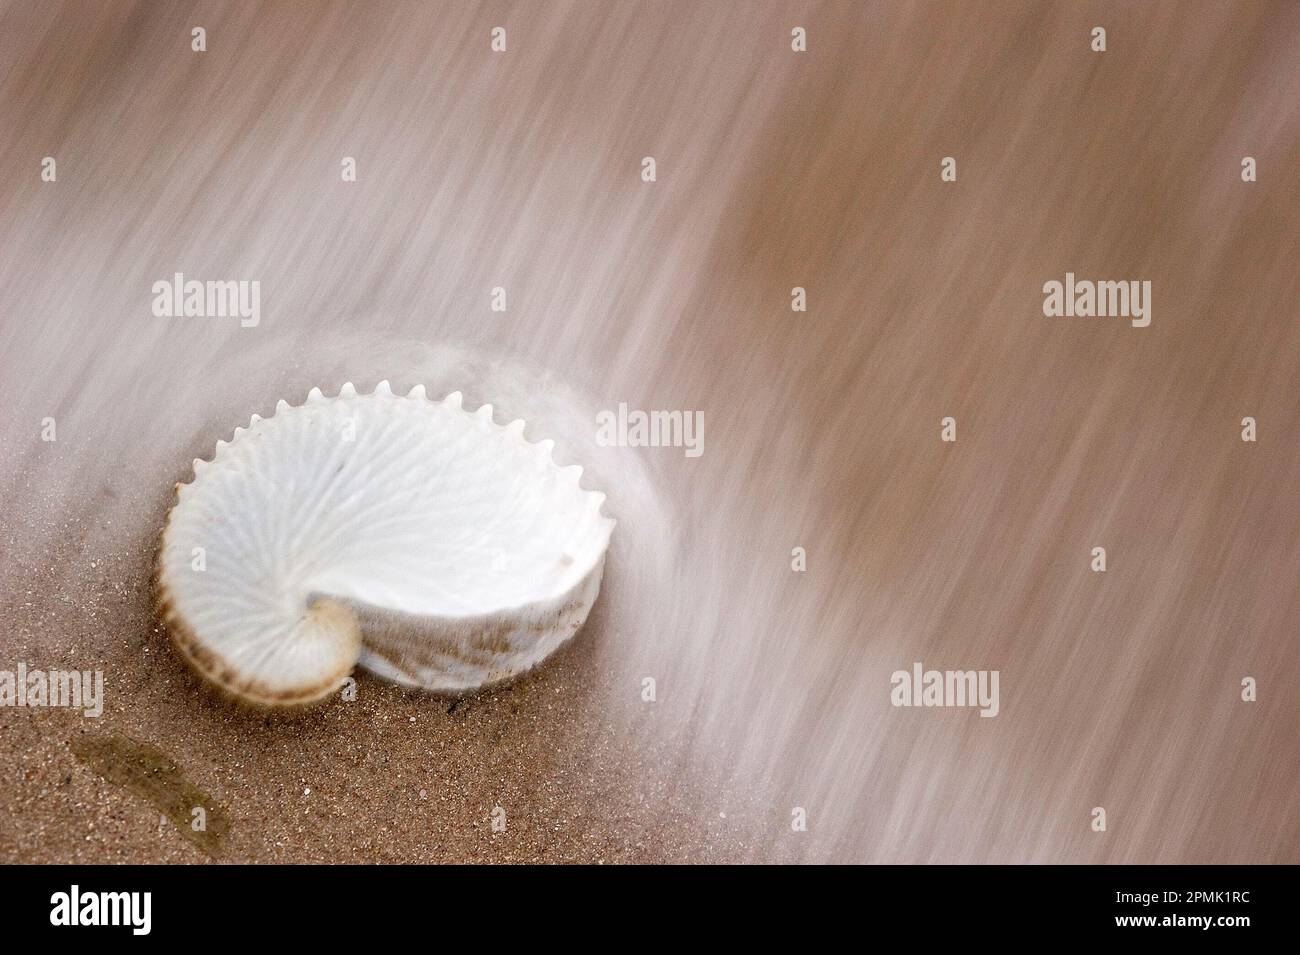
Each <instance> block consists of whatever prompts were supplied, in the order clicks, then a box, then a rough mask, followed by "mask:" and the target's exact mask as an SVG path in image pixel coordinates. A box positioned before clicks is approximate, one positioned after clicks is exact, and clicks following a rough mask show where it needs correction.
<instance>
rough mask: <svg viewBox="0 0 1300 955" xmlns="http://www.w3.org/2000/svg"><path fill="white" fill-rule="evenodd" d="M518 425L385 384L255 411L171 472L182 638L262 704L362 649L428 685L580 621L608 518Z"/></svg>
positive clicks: (173, 580)
mask: <svg viewBox="0 0 1300 955" xmlns="http://www.w3.org/2000/svg"><path fill="white" fill-rule="evenodd" d="M523 432H524V424H523V422H522V421H515V422H512V423H511V424H509V425H504V426H503V425H498V424H497V423H496V422H495V421H494V420H493V418H492V409H491V406H490V405H484V406H483V407H482V408H479V409H478V410H477V411H476V412H473V413H471V412H468V411H466V410H464V409H463V408H462V407H461V396H460V394H459V393H453V394H452V395H449V396H448V397H447V398H446V399H444V400H443V401H430V400H428V399H427V398H426V397H425V394H424V389H423V388H421V387H417V388H415V389H413V390H412V392H411V393H410V394H409V395H407V396H405V397H400V396H397V395H394V394H392V392H391V391H390V390H389V388H388V385H387V383H386V382H385V383H381V384H380V386H379V387H378V388H377V389H376V390H375V392H374V393H373V394H369V395H361V394H358V393H357V392H356V391H355V389H353V388H352V386H351V385H345V386H344V388H343V390H342V391H341V392H340V393H339V394H338V396H337V397H333V398H330V397H326V396H324V395H323V394H322V393H321V392H320V391H319V390H317V389H313V390H312V393H311V395H310V396H309V397H308V400H307V402H306V403H305V404H303V405H300V406H291V405H289V404H287V403H285V402H283V401H282V402H280V404H279V406H278V407H277V409H276V413H275V414H274V416H272V417H269V418H264V419H263V418H258V417H257V416H254V417H253V419H252V421H251V422H250V424H249V426H248V427H247V428H240V429H238V430H237V431H236V432H235V435H234V438H233V439H232V440H231V441H229V442H224V441H223V442H218V444H217V449H216V455H215V457H214V458H213V460H212V461H210V462H204V461H195V462H194V472H195V473H194V479H193V480H192V481H191V482H190V483H188V484H181V485H178V486H177V500H176V504H175V506H174V507H173V508H172V510H171V512H170V514H169V515H168V520H167V525H166V528H165V529H164V532H163V538H162V542H161V545H160V548H159V554H158V564H157V568H156V578H157V590H158V598H159V603H160V607H161V609H162V613H163V615H164V617H165V619H166V621H167V624H168V628H169V631H170V633H171V636H172V639H173V642H174V643H175V644H176V646H177V648H178V649H179V650H180V651H181V653H182V654H183V655H184V656H185V657H186V659H187V660H189V661H190V663H191V664H193V665H194V666H195V668H196V669H198V671H199V672H200V673H201V674H203V675H204V676H205V677H206V678H207V679H209V680H211V681H212V682H214V683H216V684H217V685H218V686H220V687H222V688H223V689H225V690H227V691H229V692H231V693H233V694H235V695H236V696H238V697H240V698H242V699H245V700H249V701H252V702H256V703H263V704H293V703H305V702H310V701H312V700H315V699H320V698H321V697H323V696H326V695H328V694H329V693H331V692H333V691H334V690H335V689H337V688H338V687H339V686H340V685H341V683H342V682H343V680H344V679H345V678H346V677H347V675H348V674H349V673H350V672H351V671H352V669H353V667H354V666H355V665H356V664H357V663H358V662H359V663H360V664H361V665H363V666H365V667H367V668H368V669H370V670H372V671H373V672H375V673H377V674H379V675H380V676H383V677H386V678H388V679H391V680H394V681H397V682H400V683H403V684H406V685H409V686H414V687H420V688H424V689H427V690H435V691H465V690H472V689H476V688H479V687H482V686H486V685H489V684H492V683H496V682H499V681H502V680H506V679H509V678H511V677H514V676H517V675H519V674H520V673H523V672H525V671H526V670H528V669H529V668H530V667H532V666H534V665H536V664H537V663H539V662H540V661H541V660H543V659H544V658H545V657H546V656H547V655H548V654H550V653H551V652H553V651H554V650H555V649H556V648H557V647H558V646H559V645H560V644H561V643H563V642H564V640H566V639H567V638H568V637H570V636H572V635H573V633H574V632H576V631H577V630H578V629H579V628H580V627H581V626H582V623H583V622H584V621H585V619H586V617H587V613H588V611H589V610H590V609H591V605H592V603H593V601H594V600H595V599H596V595H597V594H598V593H599V590H600V581H601V574H602V570H603V566H604V556H605V551H606V548H607V546H608V543H609V538H610V533H611V531H612V529H613V526H614V522H613V521H612V520H610V519H609V518H607V517H604V516H603V515H602V514H601V504H602V502H603V501H604V499H605V496H604V495H603V494H600V493H597V492H593V491H588V490H585V489H583V488H582V487H581V486H580V484H579V479H580V477H581V474H582V469H581V468H580V467H577V466H571V467H564V468H562V467H559V466H557V465H556V464H555V463H554V461H553V459H552V456H551V450H552V443H551V442H549V441H542V442H539V443H536V444H534V443H531V442H529V441H527V440H525V439H524V436H523Z"/></svg>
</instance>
